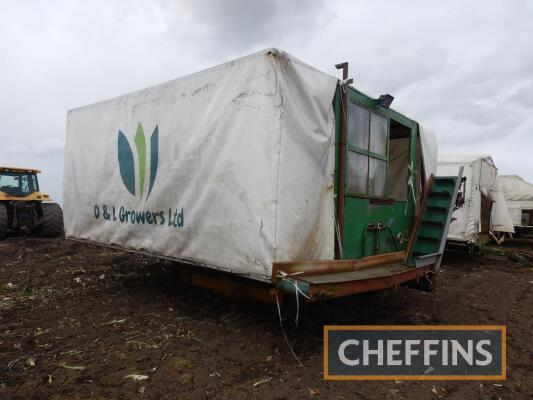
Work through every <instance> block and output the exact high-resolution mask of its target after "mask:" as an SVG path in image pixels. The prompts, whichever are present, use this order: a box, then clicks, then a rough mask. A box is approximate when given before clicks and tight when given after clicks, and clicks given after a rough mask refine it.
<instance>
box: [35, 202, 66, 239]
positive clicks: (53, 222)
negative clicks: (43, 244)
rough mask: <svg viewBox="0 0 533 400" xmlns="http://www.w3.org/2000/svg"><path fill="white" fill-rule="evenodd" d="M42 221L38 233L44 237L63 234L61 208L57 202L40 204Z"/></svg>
mask: <svg viewBox="0 0 533 400" xmlns="http://www.w3.org/2000/svg"><path fill="white" fill-rule="evenodd" d="M41 210H42V212H43V223H42V225H41V226H40V228H39V232H38V233H39V235H40V236H42V237H46V238H55V237H59V236H63V210H62V209H61V207H60V206H59V204H57V203H43V204H41Z"/></svg>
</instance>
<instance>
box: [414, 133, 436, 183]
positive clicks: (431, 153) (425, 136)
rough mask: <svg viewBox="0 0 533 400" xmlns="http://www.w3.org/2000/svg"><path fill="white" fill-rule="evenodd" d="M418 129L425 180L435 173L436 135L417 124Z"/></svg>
mask: <svg viewBox="0 0 533 400" xmlns="http://www.w3.org/2000/svg"><path fill="white" fill-rule="evenodd" d="M418 129H419V131H420V144H421V147H422V162H423V164H424V174H425V177H426V180H427V179H429V177H430V176H431V175H435V174H436V173H437V154H438V144H437V135H435V134H434V133H433V132H432V131H430V130H428V129H426V128H425V127H424V126H422V125H420V124H418Z"/></svg>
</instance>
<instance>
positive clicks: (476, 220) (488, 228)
mask: <svg viewBox="0 0 533 400" xmlns="http://www.w3.org/2000/svg"><path fill="white" fill-rule="evenodd" d="M461 167H464V172H463V177H465V178H466V181H465V183H464V190H463V196H464V200H465V202H464V204H463V206H462V207H461V208H459V209H457V210H456V211H455V212H454V213H453V219H452V223H451V224H450V229H449V231H448V241H449V242H459V243H465V244H469V245H472V246H477V245H480V244H484V243H486V242H487V241H488V240H489V239H491V238H492V239H493V240H496V241H501V240H502V238H503V237H504V234H505V233H513V232H514V228H513V224H512V221H511V216H510V215H509V211H508V210H507V206H506V204H505V199H504V197H503V193H502V191H501V188H500V186H499V183H498V180H497V176H498V169H497V168H496V165H495V164H494V161H493V160H492V157H491V156H489V155H472V156H445V155H444V156H440V155H439V157H438V164H437V176H441V175H450V174H454V173H456V172H457V171H459V169H460V168H461Z"/></svg>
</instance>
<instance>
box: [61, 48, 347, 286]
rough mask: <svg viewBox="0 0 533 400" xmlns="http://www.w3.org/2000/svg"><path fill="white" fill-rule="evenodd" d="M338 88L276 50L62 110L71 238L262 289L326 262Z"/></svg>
mask: <svg viewBox="0 0 533 400" xmlns="http://www.w3.org/2000/svg"><path fill="white" fill-rule="evenodd" d="M336 84H337V79H336V78H334V77H332V76H329V75H326V74H324V73H322V72H320V71H317V70H316V69H314V68H312V67H310V66H308V65H306V64H304V63H302V62H301V61H299V60H297V59H296V58H294V57H292V56H290V55H288V54H286V53H284V52H282V51H280V50H276V49H271V50H265V51H261V52H258V53H256V54H253V55H250V56H247V57H244V58H241V59H238V60H235V61H232V62H229V63H226V64H223V65H220V66H217V67H214V68H211V69H208V70H205V71H202V72H199V73H196V74H193V75H189V76H186V77H184V78H180V79H176V80H173V81H170V82H167V83H164V84H161V85H158V86H154V87H151V88H148V89H145V90H141V91H138V92H134V93H130V94H127V95H124V96H120V97H117V98H114V99H111V100H107V101H103V102H100V103H96V104H93V105H89V106H86V107H82V108H78V109H74V110H71V111H69V113H68V122H67V138H66V155H65V173H64V215H65V232H66V236H67V237H72V238H79V239H86V240H90V241H94V242H98V243H103V244H115V245H119V246H121V247H123V248H126V249H132V250H136V251H144V252H148V253H152V254H156V255H162V256H167V257H171V258H173V259H177V260H183V261H188V262H192V263H197V264H201V265H205V266H209V267H212V268H219V269H223V270H228V271H231V272H234V273H238V274H242V275H246V276H249V277H253V278H256V279H264V280H267V279H269V278H270V276H271V267H272V265H271V263H272V262H273V261H288V260H298V259H332V258H333V256H334V206H333V205H334V201H333V176H334V143H333V142H334V115H333V107H332V100H333V98H334V94H335V89H336Z"/></svg>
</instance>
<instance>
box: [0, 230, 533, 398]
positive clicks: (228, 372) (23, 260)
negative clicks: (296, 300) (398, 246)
mask: <svg viewBox="0 0 533 400" xmlns="http://www.w3.org/2000/svg"><path fill="white" fill-rule="evenodd" d="M512 246H517V247H520V248H521V249H522V250H525V251H531V252H532V253H533V240H520V241H517V242H516V243H515V244H507V245H506V247H505V248H510V247H512ZM176 268H177V267H176V265H173V264H171V263H170V262H167V261H161V260H157V259H150V258H146V257H143V256H137V255H132V254H128V253H123V252H120V251H116V250H110V249H103V248H99V247H96V246H93V245H86V244H81V243H76V242H71V241H66V240H62V239H58V240H42V239H31V238H23V237H17V238H10V239H8V240H5V241H2V242H0V398H1V399H208V398H221V399H224V398H226V399H249V398H259V399H270V398H273V399H294V398H302V399H310V398H311V399H437V398H441V399H500V398H501V399H531V398H533V318H532V317H533V269H532V268H530V267H525V266H524V265H523V264H519V263H517V262H514V261H507V260H506V259H505V258H504V257H497V256H496V257H495V256H487V255H485V256H474V257H466V256H464V255H451V256H447V257H446V258H445V262H444V268H443V270H442V273H441V274H440V275H439V277H438V288H437V289H436V290H435V291H434V292H432V293H427V292H420V291H416V290H413V289H408V288H403V287H402V288H399V289H398V290H395V291H394V290H391V291H387V292H381V293H376V294H368V295H361V296H356V297H353V298H350V299H344V300H338V301H331V302H329V303H325V304H313V305H308V306H306V307H305V309H303V310H301V314H300V323H299V326H298V328H297V329H295V328H294V327H293V328H290V329H289V330H288V337H289V341H290V343H291V344H292V346H293V347H294V350H295V352H296V354H297V355H298V357H300V359H301V360H302V362H303V364H304V366H303V367H299V366H298V365H297V363H296V361H295V360H294V358H293V356H292V355H291V354H290V351H289V349H288V346H287V344H286V343H285V340H284V338H283V335H282V333H281V330H280V324H279V321H278V314H277V311H276V308H275V306H270V305H261V304H258V303H254V302H251V301H234V300H229V299H227V298H225V297H223V296H220V295H216V294H214V293H212V292H210V291H208V290H204V289H200V288H195V287H190V286H187V285H182V284H180V283H179V282H178V280H177V278H176ZM324 324H505V325H507V330H508V355H507V365H508V370H507V376H508V379H507V380H506V381H504V382H490V381H487V382H453V381H452V382H448V381H445V382H443V381H434V382H433V381H424V382H395V381H386V382H326V381H324V380H323V378H322V373H323V369H322V368H323V365H322V360H323V358H322V357H323V356H322V350H323V348H322V327H323V325H324ZM287 325H290V322H289V321H287ZM131 374H136V375H145V376H147V377H148V378H147V379H145V380H138V381H136V380H135V379H134V378H132V377H127V376H128V375H131Z"/></svg>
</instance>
